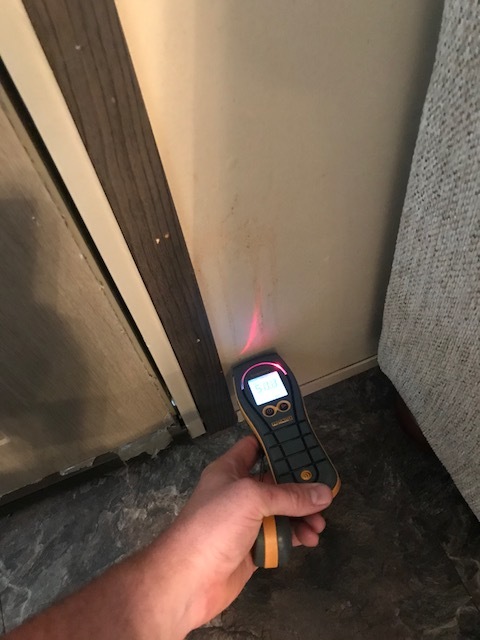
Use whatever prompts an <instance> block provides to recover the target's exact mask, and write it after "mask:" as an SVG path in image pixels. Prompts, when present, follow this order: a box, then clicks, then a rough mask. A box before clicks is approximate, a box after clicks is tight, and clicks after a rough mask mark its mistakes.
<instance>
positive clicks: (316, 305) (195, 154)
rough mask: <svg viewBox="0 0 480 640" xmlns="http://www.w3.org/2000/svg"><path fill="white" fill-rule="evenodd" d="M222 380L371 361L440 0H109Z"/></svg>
mask: <svg viewBox="0 0 480 640" xmlns="http://www.w3.org/2000/svg"><path fill="white" fill-rule="evenodd" d="M116 4H117V7H118V11H119V14H120V18H121V21H122V26H123V29H124V31H125V35H126V37H127V42H128V45H129V47H130V52H131V55H132V59H133V63H134V66H135V69H136V72H137V75H138V79H139V83H140V88H141V90H142V94H143V97H144V99H145V103H146V106H147V110H148V113H149V116H150V119H151V123H152V128H153V132H154V135H155V138H156V141H157V144H158V148H159V150H160V154H161V156H162V160H163V163H164V166H165V171H166V174H167V178H168V181H169V184H170V187H171V189H172V194H173V198H174V201H175V204H176V207H177V211H178V216H179V219H180V223H181V226H182V230H183V233H184V235H185V240H186V242H187V247H188V251H189V253H190V256H191V258H192V262H193V266H194V268H195V273H196V276H197V279H198V283H199V285H200V290H201V293H202V298H203V300H204V302H205V307H206V309H207V313H208V317H209V320H210V324H211V327H212V330H213V334H214V337H215V342H216V345H217V348H218V351H219V354H220V358H221V361H222V365H223V367H224V370H225V371H226V370H227V369H228V368H229V367H230V366H231V365H232V364H234V363H235V361H237V360H238V358H239V356H240V354H242V355H250V354H254V353H256V352H258V351H261V350H263V349H268V348H270V347H272V346H274V347H276V348H277V350H278V351H279V353H281V354H282V356H283V357H285V359H286V360H287V362H288V363H289V365H290V366H291V367H292V369H293V370H294V371H295V375H296V377H297V379H298V381H299V382H300V383H301V384H305V383H308V382H310V381H315V380H318V379H321V378H322V377H323V376H327V375H329V374H332V373H333V372H336V371H338V370H341V369H343V368H344V367H347V366H349V365H352V364H354V363H357V362H359V361H361V360H363V359H365V358H369V357H370V356H373V355H375V354H376V353H377V346H378V338H379V335H380V328H381V316H382V308H383V301H384V298H385V291H386V287H387V283H388V276H389V272H390V267H391V262H392V258H393V251H394V246H395V235H396V232H397V229H398V223H399V219H400V214H401V210H402V204H403V199H404V195H405V189H406V185H407V180H408V174H409V170H410V163H411V158H412V154H413V149H414V146H415V139H416V136H417V130H418V123H419V121H420V114H421V110H422V105H423V102H424V100H425V93H426V90H427V86H428V81H429V79H430V74H431V70H432V66H433V60H434V56H435V48H436V44H437V38H438V30H439V26H440V19H441V13H442V3H441V2H439V1H438V0H402V2H395V1H392V0H388V1H386V0H364V2H355V1H354V0H348V1H346V2H343V1H342V2H331V1H329V0H320V1H319V0H296V1H295V2H292V1H291V0H263V1H262V2H258V0H242V1H240V2H239V1H238V0H210V1H209V2H198V1H197V0H185V1H183V2H172V1H171V0H137V1H136V2H131V1H130V0H116Z"/></svg>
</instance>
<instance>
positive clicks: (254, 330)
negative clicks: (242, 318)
mask: <svg viewBox="0 0 480 640" xmlns="http://www.w3.org/2000/svg"><path fill="white" fill-rule="evenodd" d="M259 329H260V310H259V308H258V304H257V305H255V309H254V311H253V315H252V320H251V321H250V329H249V330H248V338H247V341H246V343H245V346H244V347H243V349H242V350H241V351H240V355H241V356H243V355H244V354H245V353H247V351H248V350H249V349H250V348H251V347H252V345H253V344H254V342H255V340H256V339H257V337H258V333H259Z"/></svg>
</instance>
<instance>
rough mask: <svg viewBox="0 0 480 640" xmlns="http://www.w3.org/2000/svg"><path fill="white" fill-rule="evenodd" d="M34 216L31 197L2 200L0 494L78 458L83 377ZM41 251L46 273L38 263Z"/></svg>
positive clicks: (53, 240)
mask: <svg viewBox="0 0 480 640" xmlns="http://www.w3.org/2000/svg"><path fill="white" fill-rule="evenodd" d="M37 216H38V214H37V210H36V206H35V201H34V200H33V199H32V200H29V199H27V198H25V197H23V196H21V195H18V196H17V197H15V198H10V199H4V200H2V201H1V202H0V302H1V309H0V433H1V435H0V443H1V444H0V495H3V494H5V493H8V492H10V491H12V490H14V489H16V488H18V487H20V486H24V485H25V484H26V482H25V477H26V478H27V483H31V482H32V481H33V479H34V478H33V479H32V474H33V477H34V476H35V468H36V467H37V466H39V468H44V467H45V466H47V467H48V466H50V465H52V471H53V470H57V469H61V468H62V467H61V466H58V465H59V462H60V464H61V460H62V457H63V456H64V455H65V454H64V451H66V449H67V448H69V449H70V450H71V448H72V446H73V445H75V447H76V452H77V455H78V456H79V459H82V431H83V420H84V410H83V401H82V396H83V387H84V385H85V381H86V379H87V376H88V371H87V370H86V367H85V365H84V361H83V357H82V349H81V348H80V347H79V346H78V345H77V344H76V342H75V340H74V339H73V336H72V334H71V332H70V330H69V326H68V322H67V321H66V320H65V319H63V318H62V317H61V316H60V315H59V314H58V313H57V312H56V311H55V309H54V307H53V306H52V302H54V301H55V298H56V295H57V291H56V282H55V278H54V274H55V273H56V272H57V269H59V268H61V264H59V263H58V260H57V253H58V245H57V242H58V238H57V237H55V236H54V235H52V231H54V229H53V225H52V227H51V228H50V229H49V231H48V239H47V238H46V237H45V233H42V237H41V238H40V237H39V236H38V234H37V231H38V230H39V228H40V227H39V225H41V224H42V221H41V219H39V218H38V217H37ZM39 250H41V260H42V261H48V268H40V266H39V264H38V263H37V260H38V256H37V253H38V251H39ZM72 286H75V283H72ZM39 461H41V463H40V464H39ZM54 461H55V462H54ZM67 465H68V458H67V457H66V455H65V465H64V466H67ZM36 479H37V480H40V479H41V477H38V478H36Z"/></svg>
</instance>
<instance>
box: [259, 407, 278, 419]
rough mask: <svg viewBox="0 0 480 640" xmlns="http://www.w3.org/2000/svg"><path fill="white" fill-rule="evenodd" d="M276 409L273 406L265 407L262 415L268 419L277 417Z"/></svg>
mask: <svg viewBox="0 0 480 640" xmlns="http://www.w3.org/2000/svg"><path fill="white" fill-rule="evenodd" d="M275 411H276V409H275V407H272V406H268V407H264V409H263V411H262V413H263V415H264V416H267V418H271V417H272V416H273V415H275Z"/></svg>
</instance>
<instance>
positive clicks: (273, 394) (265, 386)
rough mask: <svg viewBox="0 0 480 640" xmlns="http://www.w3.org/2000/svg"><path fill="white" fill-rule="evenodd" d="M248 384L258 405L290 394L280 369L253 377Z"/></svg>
mask: <svg viewBox="0 0 480 640" xmlns="http://www.w3.org/2000/svg"><path fill="white" fill-rule="evenodd" d="M248 386H249V387H250V391H251V392H252V393H253V398H254V400H255V402H256V403H257V405H260V404H265V403H266V402H271V401H272V400H277V399H278V398H284V397H285V396H288V391H287V390H286V389H285V385H284V384H283V382H282V379H281V378H280V375H279V373H278V371H272V372H271V373H266V374H265V375H264V376H259V377H258V378H252V380H249V381H248Z"/></svg>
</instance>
